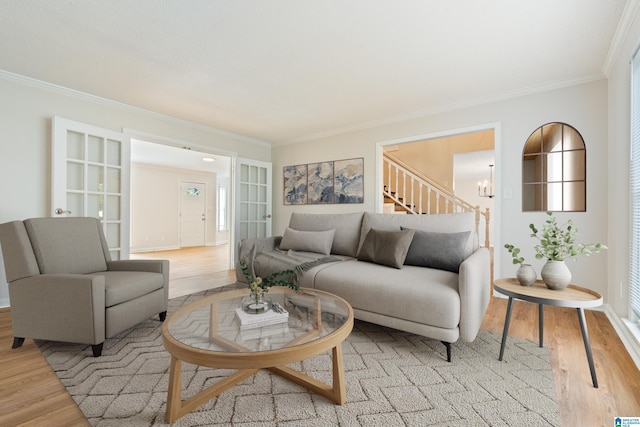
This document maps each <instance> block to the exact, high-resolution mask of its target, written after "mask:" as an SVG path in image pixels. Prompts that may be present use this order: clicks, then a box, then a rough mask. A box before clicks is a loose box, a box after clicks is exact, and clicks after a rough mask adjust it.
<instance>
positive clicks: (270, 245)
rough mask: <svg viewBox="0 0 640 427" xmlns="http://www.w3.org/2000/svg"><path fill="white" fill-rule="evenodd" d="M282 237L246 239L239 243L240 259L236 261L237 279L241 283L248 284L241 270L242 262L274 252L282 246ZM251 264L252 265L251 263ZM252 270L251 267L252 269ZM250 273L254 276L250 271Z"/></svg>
mask: <svg viewBox="0 0 640 427" xmlns="http://www.w3.org/2000/svg"><path fill="white" fill-rule="evenodd" d="M281 240H282V236H271V237H262V238H256V239H244V240H241V241H240V243H238V258H237V260H236V279H237V280H238V281H239V282H246V281H247V280H246V279H245V278H244V275H243V274H242V271H241V270H240V261H243V260H251V259H253V258H254V257H255V256H256V254H259V253H260V252H265V251H272V250H274V249H275V248H277V247H278V246H279V245H280V241H281ZM249 264H251V263H249ZM250 268H251V267H250ZM249 273H251V274H254V273H253V271H251V270H249Z"/></svg>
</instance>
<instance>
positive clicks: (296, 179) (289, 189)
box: [283, 165, 307, 205]
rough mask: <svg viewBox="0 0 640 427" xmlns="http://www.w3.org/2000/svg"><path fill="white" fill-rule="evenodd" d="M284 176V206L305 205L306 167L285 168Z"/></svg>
mask: <svg viewBox="0 0 640 427" xmlns="http://www.w3.org/2000/svg"><path fill="white" fill-rule="evenodd" d="M283 175H284V204H285V205H306V204H307V165H296V166H285V167H284V168H283Z"/></svg>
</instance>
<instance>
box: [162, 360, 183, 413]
mask: <svg viewBox="0 0 640 427" xmlns="http://www.w3.org/2000/svg"><path fill="white" fill-rule="evenodd" d="M181 407H182V360H180V359H178V358H176V357H175V356H171V366H170V368H169V390H168V391H167V410H166V412H165V415H164V419H165V421H166V422H168V423H172V422H174V421H175V420H177V419H178V418H179V417H180V409H181Z"/></svg>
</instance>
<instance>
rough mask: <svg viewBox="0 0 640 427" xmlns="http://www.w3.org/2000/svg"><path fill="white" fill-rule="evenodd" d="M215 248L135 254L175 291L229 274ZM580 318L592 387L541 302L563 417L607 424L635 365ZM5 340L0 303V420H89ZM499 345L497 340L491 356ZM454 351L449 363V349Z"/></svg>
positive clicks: (521, 314) (500, 311)
mask: <svg viewBox="0 0 640 427" xmlns="http://www.w3.org/2000/svg"><path fill="white" fill-rule="evenodd" d="M216 249H217V250H220V249H223V248H221V247H215V248H190V249H186V250H180V251H165V252H155V253H151V254H136V255H135V257H139V258H142V257H151V258H167V259H170V260H171V286H170V294H171V295H172V296H173V297H175V296H179V295H184V294H188V293H191V292H197V291H199V290H204V289H208V288H211V287H214V286H219V285H224V284H226V283H232V282H234V281H235V275H234V273H233V271H229V270H226V268H227V267H228V266H227V265H226V264H224V262H223V263H222V270H218V271H213V270H216V269H218V267H213V268H211V265H212V264H213V263H215V262H216V261H215V258H216V257H215V255H214V254H213V253H214V252H215V250H216ZM201 268H202V270H200V269H201ZM205 269H209V270H208V271H205ZM194 272H195V273H194ZM211 285H214V286H211ZM506 303H507V300H506V299H502V298H492V300H491V303H490V305H489V309H488V311H487V314H486V316H485V319H484V322H483V324H482V328H483V329H485V330H489V331H493V332H496V333H502V328H503V325H504V316H505V311H506V305H507V304H506ZM537 313H538V311H537V306H535V305H534V304H529V303H525V302H520V301H516V302H515V303H514V307H513V314H512V317H511V328H510V334H509V335H510V336H518V337H521V338H525V339H528V340H531V341H537V339H538V326H537V325H538V322H537ZM586 318H587V324H588V328H589V333H590V337H591V345H592V349H593V356H594V360H595V365H596V371H597V375H598V382H599V385H600V388H598V389H595V388H593V386H592V385H591V377H590V374H589V367H588V365H587V359H586V355H585V350H584V345H583V343H582V336H581V334H580V328H579V325H578V320H577V316H576V312H575V310H574V309H566V308H559V307H545V344H546V345H547V346H548V348H549V354H550V359H551V365H552V369H553V377H554V382H555V386H556V395H557V396H558V401H559V403H560V411H561V417H562V425H563V426H610V425H613V419H614V417H616V416H640V371H638V369H637V368H636V366H635V364H634V363H633V360H632V359H631V357H630V356H629V354H628V353H627V351H626V350H625V348H624V346H623V345H622V342H621V341H620V339H619V338H618V336H617V335H616V333H615V331H614V329H613V327H612V326H611V324H610V323H609V321H608V319H607V317H606V316H605V315H604V313H602V312H599V311H587V312H586ZM12 340H13V338H12V335H11V315H10V309H0V367H1V368H0V425H2V426H17V425H33V426H40V425H56V426H58V425H60V426H62V425H69V426H75V425H78V426H82V425H88V424H87V422H86V420H85V418H84V416H83V415H82V413H81V412H80V410H79V409H78V407H77V405H76V404H75V403H74V402H73V400H72V399H71V397H70V396H69V395H68V394H67V392H66V390H65V388H64V386H62V384H61V383H60V381H59V380H58V378H57V377H56V375H55V374H54V373H53V371H52V370H51V368H50V367H49V365H48V364H47V362H46V360H45V359H44V357H42V355H41V354H40V351H39V350H38V348H37V346H36V345H35V344H34V343H33V341H32V340H30V339H27V340H25V344H24V346H23V347H22V348H20V349H17V350H12V349H11V343H12ZM498 352H499V349H498V348H496V357H497V355H498ZM453 356H454V360H453V363H455V353H454V355H453ZM506 356H508V354H507V355H506ZM347 399H348V396H347Z"/></svg>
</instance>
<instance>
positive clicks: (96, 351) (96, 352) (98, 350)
mask: <svg viewBox="0 0 640 427" xmlns="http://www.w3.org/2000/svg"><path fill="white" fill-rule="evenodd" d="M103 345H104V343H103V342H101V343H100V344H93V345H91V350H93V357H100V355H101V354H102V346H103Z"/></svg>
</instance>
